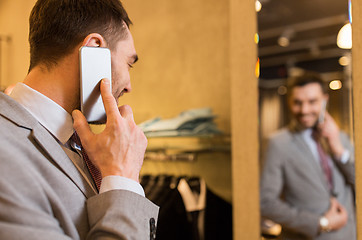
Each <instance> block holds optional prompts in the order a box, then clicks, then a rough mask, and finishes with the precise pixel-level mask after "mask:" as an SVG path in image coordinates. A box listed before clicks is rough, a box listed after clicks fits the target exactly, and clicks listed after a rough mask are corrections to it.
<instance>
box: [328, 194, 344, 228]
mask: <svg viewBox="0 0 362 240" xmlns="http://www.w3.org/2000/svg"><path fill="white" fill-rule="evenodd" d="M330 202H331V206H330V208H329V209H328V211H327V212H326V213H325V214H324V216H325V217H326V218H327V219H328V222H329V228H330V230H331V231H335V230H338V229H340V228H342V227H344V226H345V225H346V224H347V220H348V213H347V211H346V209H345V208H344V207H343V206H342V204H340V203H339V202H338V201H337V199H336V198H331V201H330Z"/></svg>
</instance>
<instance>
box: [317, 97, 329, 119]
mask: <svg viewBox="0 0 362 240" xmlns="http://www.w3.org/2000/svg"><path fill="white" fill-rule="evenodd" d="M326 108H327V100H323V102H322V108H321V112H320V113H319V118H318V123H323V122H324V117H325V115H326Z"/></svg>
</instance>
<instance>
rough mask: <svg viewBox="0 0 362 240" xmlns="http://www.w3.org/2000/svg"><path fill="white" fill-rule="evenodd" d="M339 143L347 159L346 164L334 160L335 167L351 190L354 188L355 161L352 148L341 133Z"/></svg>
mask: <svg viewBox="0 0 362 240" xmlns="http://www.w3.org/2000/svg"><path fill="white" fill-rule="evenodd" d="M341 141H342V144H343V146H344V147H345V148H346V150H348V152H349V159H348V161H347V162H346V163H342V162H341V161H340V159H334V162H335V163H336V165H337V167H338V168H339V170H340V171H341V173H342V174H343V176H344V178H345V180H346V182H347V183H349V184H350V185H352V187H353V189H354V187H355V161H354V148H353V146H352V144H351V142H350V140H349V138H348V136H347V135H346V134H345V133H341Z"/></svg>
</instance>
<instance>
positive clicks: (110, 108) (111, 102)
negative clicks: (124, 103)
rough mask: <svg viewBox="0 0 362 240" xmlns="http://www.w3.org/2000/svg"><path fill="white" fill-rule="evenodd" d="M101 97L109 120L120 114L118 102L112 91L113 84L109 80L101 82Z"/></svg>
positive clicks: (105, 79)
mask: <svg viewBox="0 0 362 240" xmlns="http://www.w3.org/2000/svg"><path fill="white" fill-rule="evenodd" d="M101 96H102V100H103V105H104V109H105V110H106V115H107V118H110V117H112V116H114V114H116V113H117V114H118V108H117V102H116V100H115V99H114V97H113V95H112V91H111V82H110V81H109V79H107V78H104V79H102V81H101Z"/></svg>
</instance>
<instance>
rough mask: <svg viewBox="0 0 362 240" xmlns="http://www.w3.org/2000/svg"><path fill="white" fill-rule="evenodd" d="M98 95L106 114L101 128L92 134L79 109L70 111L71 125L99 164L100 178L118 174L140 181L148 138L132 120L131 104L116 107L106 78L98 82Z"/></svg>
mask: <svg viewBox="0 0 362 240" xmlns="http://www.w3.org/2000/svg"><path fill="white" fill-rule="evenodd" d="M101 95H102V99H103V104H104V108H105V110H106V114H107V123H106V127H105V129H104V131H103V132H102V133H100V134H94V133H93V132H92V131H91V130H90V128H89V125H88V123H87V120H86V119H85V117H84V115H83V114H82V113H81V112H80V111H79V110H74V111H73V113H72V116H73V119H74V124H73V127H74V129H75V130H76V132H77V133H78V136H79V138H80V140H81V142H82V145H83V147H84V149H85V151H86V153H87V155H88V157H89V159H90V160H91V161H92V162H93V164H94V165H95V166H96V167H98V169H99V170H100V172H101V174H102V177H106V176H109V175H119V176H123V177H127V178H130V179H133V180H135V181H137V182H139V172H140V170H141V167H142V164H143V158H144V154H145V151H146V147H147V138H146V137H145V135H144V134H143V132H142V130H141V129H140V128H139V127H138V126H137V125H136V123H135V122H134V119H133V112H132V109H131V107H130V106H128V105H124V106H121V107H119V108H118V107H117V102H116V100H115V98H114V97H113V95H112V93H111V90H110V82H109V80H108V79H103V80H102V82H101Z"/></svg>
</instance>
